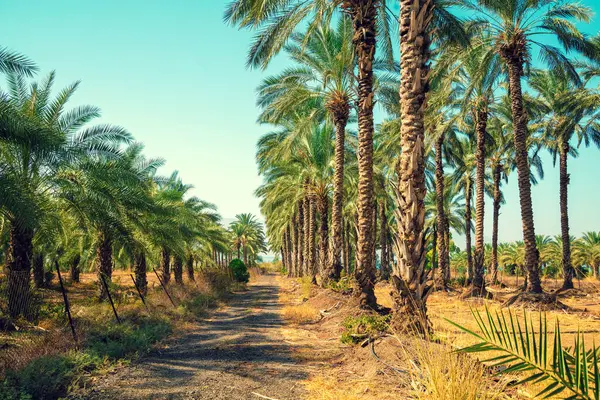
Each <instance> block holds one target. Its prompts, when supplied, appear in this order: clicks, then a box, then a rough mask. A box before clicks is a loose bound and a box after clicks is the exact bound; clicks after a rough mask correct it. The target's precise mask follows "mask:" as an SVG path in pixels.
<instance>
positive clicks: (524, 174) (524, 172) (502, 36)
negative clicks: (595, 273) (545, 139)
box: [465, 0, 596, 293]
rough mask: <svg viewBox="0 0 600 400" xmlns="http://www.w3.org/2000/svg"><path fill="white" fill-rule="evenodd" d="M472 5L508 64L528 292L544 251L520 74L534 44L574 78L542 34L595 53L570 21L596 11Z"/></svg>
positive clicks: (552, 4) (536, 289)
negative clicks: (537, 233)
mask: <svg viewBox="0 0 600 400" xmlns="http://www.w3.org/2000/svg"><path fill="white" fill-rule="evenodd" d="M465 4H466V6H467V7H468V9H470V10H472V11H474V12H475V13H476V14H477V15H478V18H477V22H478V25H479V26H480V27H481V29H482V30H484V31H486V32H488V33H489V37H488V39H487V41H488V42H489V43H490V44H491V45H493V46H495V47H494V49H495V50H494V51H496V52H497V53H498V54H499V55H500V56H501V57H502V59H503V61H504V63H505V64H506V67H507V72H508V80H509V95H510V97H511V108H512V119H513V126H514V128H515V134H514V146H515V160H516V164H517V180H518V186H519V200H520V204H521V218H522V222H523V239H524V242H525V252H526V257H525V268H526V270H527V273H528V275H529V280H528V281H529V282H528V285H529V286H528V288H527V291H528V292H530V293H542V286H541V281H540V278H539V273H538V263H539V252H538V249H537V248H536V243H535V227H534V223H533V208H532V205H531V182H530V169H529V163H528V136H529V132H528V130H527V113H526V112H525V108H524V105H523V92H522V88H521V77H522V76H523V75H525V71H526V68H525V67H526V64H528V62H529V60H530V58H531V52H532V51H533V48H534V47H535V48H536V49H537V51H538V52H539V55H540V57H541V58H542V60H544V61H545V62H546V63H548V65H549V66H550V67H551V68H553V69H561V70H563V71H565V73H567V74H569V75H571V76H572V77H575V76H576V75H577V72H576V71H575V69H574V67H573V65H572V64H571V63H570V62H569V61H568V59H567V58H566V57H565V55H564V53H563V51H562V50H561V49H559V48H557V47H555V46H551V45H549V44H546V43H543V42H541V41H540V38H539V37H540V35H543V36H546V37H549V38H554V39H556V40H557V41H558V42H559V44H560V46H561V47H562V48H563V49H564V50H565V51H571V50H575V51H580V52H583V53H585V54H587V55H594V54H593V53H595V52H596V49H595V48H594V46H592V45H591V43H590V42H589V41H588V40H587V39H586V38H585V36H584V35H583V34H581V33H580V32H579V31H578V30H577V28H576V27H575V25H574V24H573V23H572V22H571V20H575V21H583V22H589V20H590V17H589V16H590V15H591V10H590V9H589V8H587V7H584V6H581V5H579V4H577V3H574V2H570V1H545V0H534V1H528V2H522V1H520V0H507V1H502V2H496V1H487V0H481V1H479V2H475V1H467V2H466V3H465Z"/></svg>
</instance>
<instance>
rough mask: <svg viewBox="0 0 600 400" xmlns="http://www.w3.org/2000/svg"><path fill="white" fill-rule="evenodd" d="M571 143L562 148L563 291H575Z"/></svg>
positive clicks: (564, 144)
mask: <svg viewBox="0 0 600 400" xmlns="http://www.w3.org/2000/svg"><path fill="white" fill-rule="evenodd" d="M568 156H569V143H567V142H565V143H563V144H562V146H561V148H560V154H559V157H560V165H559V168H560V232H561V237H562V268H563V286H562V287H563V289H573V276H574V275H575V270H574V269H573V265H572V264H571V236H570V235H569V204H568V193H569V174H568V172H567V157H568Z"/></svg>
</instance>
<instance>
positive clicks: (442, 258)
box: [435, 133, 450, 288]
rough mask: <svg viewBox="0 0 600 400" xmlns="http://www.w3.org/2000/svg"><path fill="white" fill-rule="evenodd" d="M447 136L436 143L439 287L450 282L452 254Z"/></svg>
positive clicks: (441, 136) (442, 135)
mask: <svg viewBox="0 0 600 400" xmlns="http://www.w3.org/2000/svg"><path fill="white" fill-rule="evenodd" d="M444 138H445V135H444V134H443V133H442V134H441V135H440V137H439V138H438V139H437V140H436V141H435V197H436V198H435V202H436V211H437V226H438V231H439V232H440V233H441V234H439V235H438V238H437V253H438V266H439V270H440V278H439V281H438V282H437V286H441V287H442V288H446V287H448V283H449V281H450V254H449V252H448V243H446V235H445V234H444V233H445V232H446V229H447V227H446V221H447V220H446V210H445V209H444V196H445V192H444V184H445V182H444V163H443V159H442V147H443V144H444Z"/></svg>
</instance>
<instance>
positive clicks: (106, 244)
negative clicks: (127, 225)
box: [98, 232, 113, 301]
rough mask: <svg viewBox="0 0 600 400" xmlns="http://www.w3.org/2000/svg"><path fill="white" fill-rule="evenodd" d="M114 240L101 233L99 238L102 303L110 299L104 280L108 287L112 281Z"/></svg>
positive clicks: (99, 275)
mask: <svg viewBox="0 0 600 400" xmlns="http://www.w3.org/2000/svg"><path fill="white" fill-rule="evenodd" d="M112 268H113V265H112V239H111V237H110V235H109V234H107V233H104V232H100V235H99V237H98V298H99V299H100V301H103V300H105V299H106V298H107V297H108V293H107V292H106V288H105V287H104V285H103V283H102V278H104V281H105V282H106V284H107V285H109V284H110V282H111V281H112Z"/></svg>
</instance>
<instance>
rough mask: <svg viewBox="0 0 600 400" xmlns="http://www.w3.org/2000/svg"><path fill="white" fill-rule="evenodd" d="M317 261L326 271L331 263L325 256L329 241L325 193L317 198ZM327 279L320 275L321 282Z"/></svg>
mask: <svg viewBox="0 0 600 400" xmlns="http://www.w3.org/2000/svg"><path fill="white" fill-rule="evenodd" d="M318 205H319V215H320V223H319V261H320V263H321V268H320V270H321V271H326V270H327V269H328V268H329V265H331V263H330V262H329V260H328V257H327V245H328V243H329V225H328V222H329V199H328V198H327V195H325V196H322V197H321V198H320V199H319V203H318ZM326 282H327V279H323V276H322V277H321V283H326Z"/></svg>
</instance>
